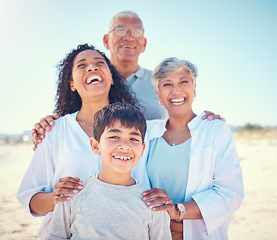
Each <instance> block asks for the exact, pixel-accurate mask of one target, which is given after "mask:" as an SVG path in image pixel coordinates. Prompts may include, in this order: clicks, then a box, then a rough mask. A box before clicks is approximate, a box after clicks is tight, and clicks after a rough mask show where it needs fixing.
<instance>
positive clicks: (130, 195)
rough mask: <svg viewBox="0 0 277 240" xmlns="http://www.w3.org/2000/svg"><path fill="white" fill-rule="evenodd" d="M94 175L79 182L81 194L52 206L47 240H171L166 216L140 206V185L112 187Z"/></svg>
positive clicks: (144, 188) (142, 189)
mask: <svg viewBox="0 0 277 240" xmlns="http://www.w3.org/2000/svg"><path fill="white" fill-rule="evenodd" d="M97 175H98V174H97ZM97 175H94V176H91V177H88V178H86V179H83V180H82V181H83V182H84V188H83V190H82V191H80V192H79V193H78V194H76V195H71V196H72V200H71V201H68V202H61V203H58V204H56V206H55V211H54V213H53V217H52V220H51V222H50V224H49V228H48V233H49V236H48V237H49V238H50V239H53V240H55V239H57V240H59V239H72V240H74V239H78V240H79V239H91V240H92V239H95V240H98V239H112V240H116V239H126V240H129V239H139V240H140V239H141V240H143V239H145V240H146V239H165V240H169V239H171V233H170V227H169V225H170V217H169V215H168V213H167V212H166V211H161V212H155V211H152V210H151V208H149V207H147V206H146V205H145V204H144V202H143V201H142V200H141V198H142V193H143V192H144V191H146V190H147V188H146V187H145V186H144V185H143V184H141V183H137V184H134V185H131V186H121V185H113V184H109V183H105V182H102V181H100V180H99V179H98V178H97Z"/></svg>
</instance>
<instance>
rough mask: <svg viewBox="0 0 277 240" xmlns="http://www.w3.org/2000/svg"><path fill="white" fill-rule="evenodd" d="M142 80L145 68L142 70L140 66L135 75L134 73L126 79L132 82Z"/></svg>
mask: <svg viewBox="0 0 277 240" xmlns="http://www.w3.org/2000/svg"><path fill="white" fill-rule="evenodd" d="M134 77H136V78H142V77H143V68H141V67H140V66H138V70H137V71H136V72H134V73H132V74H131V75H130V76H129V77H127V78H126V81H129V80H131V79H132V78H134Z"/></svg>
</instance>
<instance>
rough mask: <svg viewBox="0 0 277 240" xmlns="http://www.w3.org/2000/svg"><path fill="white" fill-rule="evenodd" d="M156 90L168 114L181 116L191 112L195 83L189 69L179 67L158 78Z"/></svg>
mask: <svg viewBox="0 0 277 240" xmlns="http://www.w3.org/2000/svg"><path fill="white" fill-rule="evenodd" d="M158 90H159V92H158V96H159V100H160V102H161V103H162V104H163V105H164V106H165V108H166V109H167V111H168V114H169V116H175V117H181V116H185V115H186V114H188V113H191V112H192V103H193V99H194V97H195V85H194V83H193V79H192V77H191V75H190V73H189V71H187V70H185V69H181V70H179V71H177V72H175V73H171V74H169V75H167V76H166V77H164V78H162V79H160V81H159V85H158Z"/></svg>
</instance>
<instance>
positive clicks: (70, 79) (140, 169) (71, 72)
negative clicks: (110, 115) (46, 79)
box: [17, 44, 149, 239]
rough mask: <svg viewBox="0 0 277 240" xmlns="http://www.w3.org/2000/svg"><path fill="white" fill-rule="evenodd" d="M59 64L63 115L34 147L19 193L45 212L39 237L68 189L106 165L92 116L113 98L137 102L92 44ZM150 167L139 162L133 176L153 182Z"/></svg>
mask: <svg viewBox="0 0 277 240" xmlns="http://www.w3.org/2000/svg"><path fill="white" fill-rule="evenodd" d="M58 67H59V79H58V89H57V95H56V99H57V102H56V110H55V112H57V113H59V114H61V115H62V116H63V117H61V118H59V119H58V120H56V122H55V128H53V130H52V131H51V132H50V133H47V134H46V136H45V139H44V141H43V143H42V144H40V145H39V146H38V148H37V150H36V151H35V153H34V156H33V159H32V161H31V163H30V166H29V168H28V169H27V172H26V174H25V176H24V178H23V180H22V183H21V186H20V189H19V191H18V194H17V199H18V200H19V202H20V203H21V204H22V205H23V206H25V208H26V209H27V210H28V211H30V213H31V214H32V215H34V216H42V215H44V216H45V217H44V221H43V223H42V225H41V228H40V230H39V232H38V236H39V238H40V239H45V238H46V230H47V225H48V223H49V221H50V219H51V216H52V211H53V209H54V206H55V204H56V203H57V202H61V201H67V200H69V199H68V197H65V196H64V194H74V193H77V192H78V189H82V182H80V179H82V178H84V177H87V176H90V175H91V174H93V173H98V172H100V170H101V160H100V159H99V158H98V157H97V155H95V154H94V153H93V152H92V151H91V147H90V141H89V139H90V137H91V136H92V125H93V118H92V117H91V116H94V114H95V113H96V112H97V111H98V110H100V109H102V108H103V107H104V106H107V105H108V104H109V103H114V102H123V103H129V104H131V105H135V100H134V99H133V97H132V95H131V94H130V92H129V91H128V88H127V87H126V86H125V84H124V83H123V81H122V80H121V77H120V76H119V74H118V73H117V72H116V70H115V69H114V68H113V67H112V66H111V65H110V62H109V60H108V58H107V57H106V56H105V55H104V54H103V53H101V52H100V51H99V50H97V49H95V48H94V47H93V46H89V45H87V44H84V45H79V46H78V47H77V48H76V49H74V50H73V51H71V52H70V53H69V54H68V55H67V56H66V57H65V59H64V60H63V61H62V62H61V63H60V65H59V66H58ZM145 169H146V168H145V166H140V164H138V166H136V168H134V170H133V176H134V177H135V178H136V179H140V180H141V179H145V181H146V182H144V183H145V184H146V185H149V183H148V178H147V176H146V170H145ZM68 176H70V177H68Z"/></svg>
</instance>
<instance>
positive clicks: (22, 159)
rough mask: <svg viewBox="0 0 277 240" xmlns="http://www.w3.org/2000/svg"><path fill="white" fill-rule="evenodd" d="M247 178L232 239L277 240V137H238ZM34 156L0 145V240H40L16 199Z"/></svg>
mask: <svg viewBox="0 0 277 240" xmlns="http://www.w3.org/2000/svg"><path fill="white" fill-rule="evenodd" d="M235 141H236V146H237V150H238V154H239V156H240V161H241V166H242V170H243V177H244V187H245V199H244V202H243V204H242V206H241V208H240V209H239V210H238V211H237V212H236V213H235V215H234V216H233V219H232V223H231V226H230V229H229V239H230V240H238V239H243V240H256V239H257V240H262V239H266V240H271V239H277V236H276V235H277V227H276V223H277V200H276V199H277V187H276V184H277V134H276V132H274V133H273V134H271V135H270V136H264V135H263V136H260V135H259V134H256V135H249V134H248V135H242V134H235ZM32 154H33V150H32V145H30V144H18V145H0V166H1V167H0V184H1V189H2V194H1V197H0V199H1V205H0V239H6V240H7V239H8V240H10V239H22V240H25V239H37V237H36V232H37V229H38V227H39V225H40V223H41V220H42V219H41V218H35V217H32V216H31V215H29V213H28V212H27V211H26V209H24V208H23V207H22V206H21V205H20V204H19V203H18V202H17V200H16V198H15V195H16V192H17V190H18V187H19V184H20V181H21V179H22V177H23V174H24V173H25V170H26V168H27V166H28V164H29V162H30V159H31V156H32Z"/></svg>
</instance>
